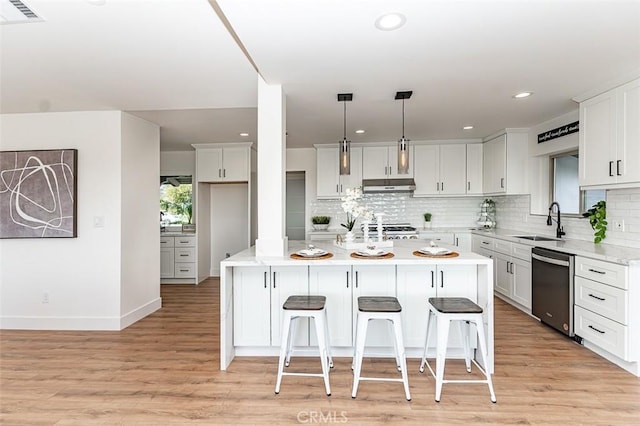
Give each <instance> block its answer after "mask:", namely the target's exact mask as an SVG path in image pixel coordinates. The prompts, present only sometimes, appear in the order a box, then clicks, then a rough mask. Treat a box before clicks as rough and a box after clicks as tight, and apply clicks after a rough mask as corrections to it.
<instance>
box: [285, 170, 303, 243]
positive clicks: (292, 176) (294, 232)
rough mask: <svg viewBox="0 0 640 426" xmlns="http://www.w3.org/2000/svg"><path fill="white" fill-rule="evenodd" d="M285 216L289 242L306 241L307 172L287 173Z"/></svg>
mask: <svg viewBox="0 0 640 426" xmlns="http://www.w3.org/2000/svg"><path fill="white" fill-rule="evenodd" d="M285 215H286V235H287V237H288V238H289V240H304V239H305V172H287V178H286V208H285Z"/></svg>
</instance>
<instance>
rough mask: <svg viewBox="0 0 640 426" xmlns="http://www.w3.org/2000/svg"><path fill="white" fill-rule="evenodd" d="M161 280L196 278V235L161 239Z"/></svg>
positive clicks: (163, 237)
mask: <svg viewBox="0 0 640 426" xmlns="http://www.w3.org/2000/svg"><path fill="white" fill-rule="evenodd" d="M160 278H166V279H167V280H166V281H167V282H170V280H171V279H176V280H174V281H179V279H183V278H188V279H189V280H187V281H192V280H191V279H193V278H196V237H195V235H186V236H179V237H178V236H171V237H167V236H161V237H160Z"/></svg>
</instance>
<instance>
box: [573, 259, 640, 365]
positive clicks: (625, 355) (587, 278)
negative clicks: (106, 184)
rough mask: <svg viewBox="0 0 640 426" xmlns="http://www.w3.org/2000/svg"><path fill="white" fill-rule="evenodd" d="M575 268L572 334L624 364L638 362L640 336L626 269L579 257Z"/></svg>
mask: <svg viewBox="0 0 640 426" xmlns="http://www.w3.org/2000/svg"><path fill="white" fill-rule="evenodd" d="M575 265H576V268H575V274H576V277H575V291H574V300H575V308H574V314H575V318H574V331H575V334H576V335H578V336H580V337H582V338H584V339H585V340H587V341H588V342H590V343H592V344H594V345H596V346H598V347H600V348H602V349H604V350H605V351H607V352H609V353H611V354H613V355H615V356H617V357H619V358H622V359H623V360H625V361H638V359H639V358H640V353H639V352H638V351H639V346H638V345H639V343H640V342H639V338H638V336H639V335H640V333H638V331H637V324H638V319H637V318H638V317H637V316H636V313H635V310H634V308H633V302H631V304H630V299H631V300H633V296H630V292H631V291H635V288H632V289H630V288H629V277H628V276H629V270H628V267H627V266H625V265H618V264H615V263H610V262H604V261H600V260H595V259H589V258H585V257H582V256H576V258H575ZM634 324H635V325H634ZM634 329H635V332H634V331H633V330H634Z"/></svg>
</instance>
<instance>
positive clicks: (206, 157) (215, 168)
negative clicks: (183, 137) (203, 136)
mask: <svg viewBox="0 0 640 426" xmlns="http://www.w3.org/2000/svg"><path fill="white" fill-rule="evenodd" d="M193 146H194V147H195V148H196V180H197V181H198V182H210V183H217V182H248V181H249V174H250V171H251V163H250V160H251V156H250V153H251V144H250V143H242V144H240V143H238V144H194V145H193Z"/></svg>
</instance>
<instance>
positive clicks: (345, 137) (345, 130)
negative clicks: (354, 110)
mask: <svg viewBox="0 0 640 426" xmlns="http://www.w3.org/2000/svg"><path fill="white" fill-rule="evenodd" d="M342 103H343V105H344V114H343V117H344V127H343V135H344V136H343V140H347V101H342Z"/></svg>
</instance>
